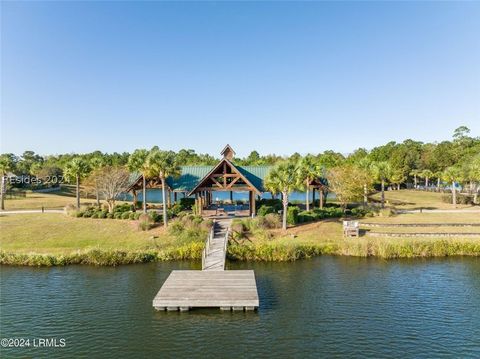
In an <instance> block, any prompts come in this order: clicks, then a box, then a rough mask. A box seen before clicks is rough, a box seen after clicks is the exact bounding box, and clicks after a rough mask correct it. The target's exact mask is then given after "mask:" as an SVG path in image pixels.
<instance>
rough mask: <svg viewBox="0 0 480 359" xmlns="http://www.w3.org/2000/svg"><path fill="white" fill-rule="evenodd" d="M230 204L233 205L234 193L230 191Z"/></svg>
mask: <svg viewBox="0 0 480 359" xmlns="http://www.w3.org/2000/svg"><path fill="white" fill-rule="evenodd" d="M230 203H233V191H230Z"/></svg>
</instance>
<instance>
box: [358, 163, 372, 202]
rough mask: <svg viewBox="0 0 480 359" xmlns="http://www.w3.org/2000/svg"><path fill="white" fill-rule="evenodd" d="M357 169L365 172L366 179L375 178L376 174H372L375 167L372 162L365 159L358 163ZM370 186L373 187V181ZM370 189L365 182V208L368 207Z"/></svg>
mask: <svg viewBox="0 0 480 359" xmlns="http://www.w3.org/2000/svg"><path fill="white" fill-rule="evenodd" d="M357 167H358V168H360V169H362V170H363V171H365V174H366V177H365V178H366V179H368V178H372V177H374V174H373V173H372V172H373V171H372V170H373V166H372V161H371V160H370V159H369V158H367V157H364V158H362V159H361V160H360V161H358V164H357ZM370 185H371V180H370ZM368 187H369V184H368V183H367V182H365V183H364V184H363V205H364V207H367V206H368Z"/></svg>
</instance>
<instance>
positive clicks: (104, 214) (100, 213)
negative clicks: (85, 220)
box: [97, 211, 108, 218]
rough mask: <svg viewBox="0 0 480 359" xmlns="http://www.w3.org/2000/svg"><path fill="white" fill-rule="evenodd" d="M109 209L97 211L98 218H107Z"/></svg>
mask: <svg viewBox="0 0 480 359" xmlns="http://www.w3.org/2000/svg"><path fill="white" fill-rule="evenodd" d="M107 215H108V211H97V218H107Z"/></svg>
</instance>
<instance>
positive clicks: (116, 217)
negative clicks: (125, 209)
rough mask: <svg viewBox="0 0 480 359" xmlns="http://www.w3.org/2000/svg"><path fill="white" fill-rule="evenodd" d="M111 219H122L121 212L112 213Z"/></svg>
mask: <svg viewBox="0 0 480 359" xmlns="http://www.w3.org/2000/svg"><path fill="white" fill-rule="evenodd" d="M113 218H115V219H122V212H113Z"/></svg>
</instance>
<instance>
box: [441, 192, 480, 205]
mask: <svg viewBox="0 0 480 359" xmlns="http://www.w3.org/2000/svg"><path fill="white" fill-rule="evenodd" d="M442 201H443V202H444V203H452V202H453V196H452V194H446V195H443V196H442ZM457 203H458V204H471V205H473V204H474V203H473V196H471V195H468V194H462V193H457Z"/></svg>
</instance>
